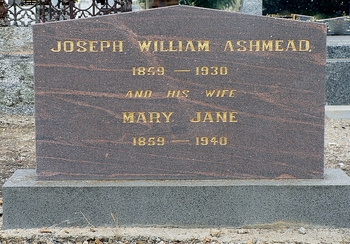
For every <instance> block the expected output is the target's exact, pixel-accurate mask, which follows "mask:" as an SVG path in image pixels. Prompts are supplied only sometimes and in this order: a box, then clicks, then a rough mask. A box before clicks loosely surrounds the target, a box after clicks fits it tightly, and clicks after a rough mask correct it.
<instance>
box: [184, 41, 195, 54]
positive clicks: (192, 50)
mask: <svg viewBox="0 0 350 244" xmlns="http://www.w3.org/2000/svg"><path fill="white" fill-rule="evenodd" d="M188 49H190V51H191V52H195V51H196V49H195V48H194V45H193V42H192V41H187V45H186V49H185V51H186V52H187V51H188Z"/></svg>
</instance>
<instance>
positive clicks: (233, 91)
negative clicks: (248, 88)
mask: <svg viewBox="0 0 350 244" xmlns="http://www.w3.org/2000/svg"><path fill="white" fill-rule="evenodd" d="M235 91H236V90H231V91H230V94H229V95H228V96H229V97H235Z"/></svg>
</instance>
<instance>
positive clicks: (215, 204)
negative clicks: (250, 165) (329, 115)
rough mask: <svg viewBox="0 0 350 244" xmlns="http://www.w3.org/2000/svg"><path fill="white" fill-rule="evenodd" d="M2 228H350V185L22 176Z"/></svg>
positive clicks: (329, 172) (333, 177) (343, 180)
mask: <svg viewBox="0 0 350 244" xmlns="http://www.w3.org/2000/svg"><path fill="white" fill-rule="evenodd" d="M3 212H4V213H3V215H4V217H3V228H5V229H13V228H39V227H44V226H46V227H51V226H80V227H86V226H89V225H93V226H115V222H114V220H113V217H112V216H114V219H115V220H116V221H117V222H118V225H119V226H176V227H186V226H187V227H240V226H247V225H257V224H267V223H273V222H276V221H286V222H294V223H303V224H311V225H316V226H330V227H349V225H350V178H349V177H348V176H347V175H346V174H345V173H344V172H343V171H341V170H339V169H336V170H335V169H326V170H325V178H324V179H323V180H210V181H198V180H196V181H191V180H186V181H174V180H166V181H161V180H159V181H158V180H157V181H144V180H133V181H130V180H123V181H62V182H61V181H49V182H43V181H36V177H35V171H34V170H17V171H16V172H15V174H14V175H13V176H12V177H11V178H10V179H9V180H8V181H7V182H6V184H5V185H4V186H3Z"/></svg>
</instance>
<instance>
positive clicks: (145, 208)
mask: <svg viewBox="0 0 350 244" xmlns="http://www.w3.org/2000/svg"><path fill="white" fill-rule="evenodd" d="M33 30H34V53H35V54H34V62H35V89H36V90H35V93H36V104H35V105H36V113H35V116H36V140H37V171H36V172H35V171H34V170H17V171H16V172H15V174H14V175H13V176H12V177H11V178H10V179H9V180H8V181H7V182H6V184H5V185H4V187H3V199H4V200H3V201H4V202H3V212H4V214H3V215H4V217H3V228H4V229H10V228H38V227H43V226H82V227H83V226H87V225H88V226H91V225H93V226H106V225H109V226H115V224H116V223H115V221H114V220H115V219H117V222H118V225H120V226H180V227H181V226H186V227H189V226H191V227H211V228H218V227H241V226H247V225H256V224H266V223H273V222H276V221H285V222H293V223H305V224H310V225H318V226H332V227H346V226H348V224H349V221H350V219H349V216H350V201H348V199H349V198H350V178H349V177H348V176H347V175H346V174H345V173H344V172H342V171H341V170H330V169H328V170H325V171H324V169H323V150H324V149H323V136H324V134H323V130H324V126H323V124H324V102H325V94H324V91H325V88H324V87H325V77H324V76H325V63H326V60H325V52H326V27H325V25H322V24H316V23H307V22H297V21H290V20H284V19H273V18H267V17H261V16H253V15H245V14H240V13H232V12H225V11H218V10H210V9H201V8H193V7H185V6H176V7H168V8H159V9H155V10H148V11H140V12H133V13H126V14H120V15H109V16H103V17H97V18H88V19H81V20H74V21H64V22H58V23H47V24H40V25H36V26H34V29H33ZM285 178H288V179H285ZM303 178H306V179H303ZM275 179H278V180H275ZM281 179H283V180H281ZM329 206H332V207H331V208H330V207H329ZM111 216H115V218H112V217H111Z"/></svg>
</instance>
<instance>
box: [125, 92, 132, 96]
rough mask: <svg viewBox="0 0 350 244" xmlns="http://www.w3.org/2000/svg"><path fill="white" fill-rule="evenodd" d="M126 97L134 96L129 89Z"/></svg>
mask: <svg viewBox="0 0 350 244" xmlns="http://www.w3.org/2000/svg"><path fill="white" fill-rule="evenodd" d="M125 97H133V95H132V91H128V92H127V93H126V95H125Z"/></svg>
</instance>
